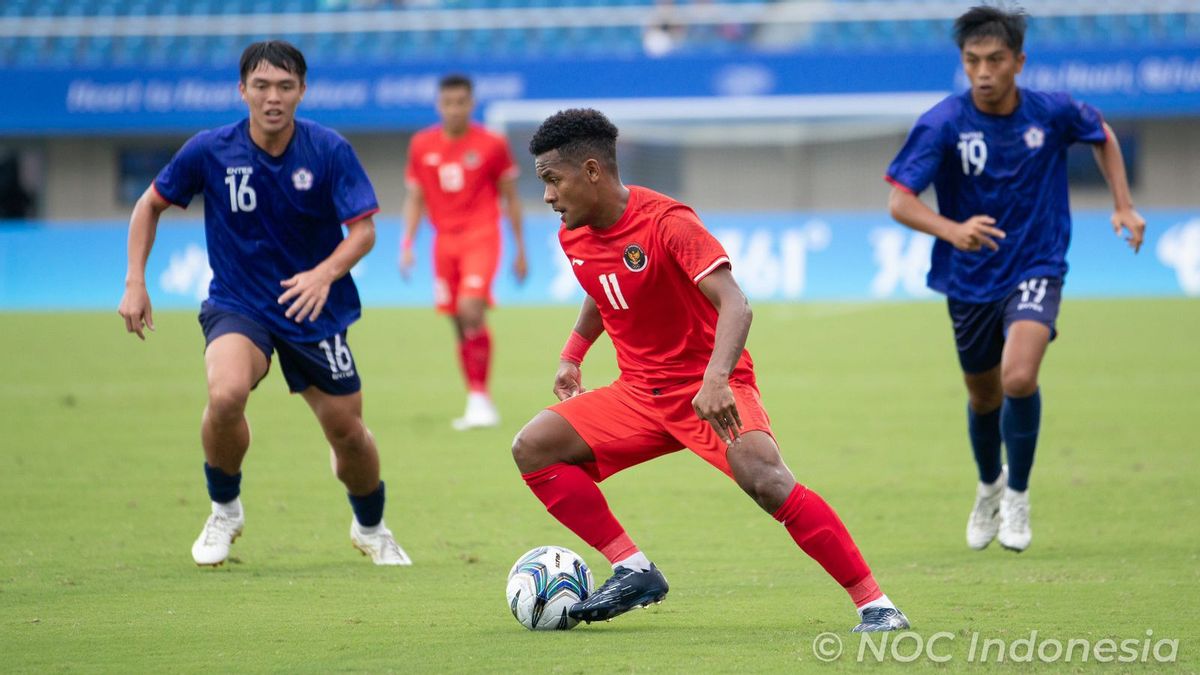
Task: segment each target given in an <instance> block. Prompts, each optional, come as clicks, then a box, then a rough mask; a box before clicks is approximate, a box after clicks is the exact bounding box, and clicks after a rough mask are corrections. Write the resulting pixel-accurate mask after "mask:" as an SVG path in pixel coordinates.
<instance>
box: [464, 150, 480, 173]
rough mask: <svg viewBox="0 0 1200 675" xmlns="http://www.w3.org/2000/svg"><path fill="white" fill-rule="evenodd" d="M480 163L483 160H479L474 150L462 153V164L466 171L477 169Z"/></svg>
mask: <svg viewBox="0 0 1200 675" xmlns="http://www.w3.org/2000/svg"><path fill="white" fill-rule="evenodd" d="M482 163H483V160H482V159H480V157H479V153H478V152H475V151H474V150H468V151H466V152H464V153H463V164H464V165H466V167H467V168H468V169H478V168H479V165H480V164H482Z"/></svg>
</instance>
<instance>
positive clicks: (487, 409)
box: [450, 392, 500, 431]
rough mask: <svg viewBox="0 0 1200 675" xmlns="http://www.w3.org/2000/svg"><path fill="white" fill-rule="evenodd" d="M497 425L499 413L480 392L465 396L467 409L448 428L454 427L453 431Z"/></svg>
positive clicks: (490, 400) (485, 395) (486, 396)
mask: <svg viewBox="0 0 1200 675" xmlns="http://www.w3.org/2000/svg"><path fill="white" fill-rule="evenodd" d="M499 424H500V413H499V412H497V411H496V406H495V405H493V404H492V399H491V398H489V397H488V395H487V394H484V393H481V392H471V393H470V394H467V409H466V411H464V412H463V416H462V417H459V418H457V419H455V420H453V421H452V422H450V426H452V427H454V429H455V431H466V430H467V429H482V428H485V427H494V426H497V425H499Z"/></svg>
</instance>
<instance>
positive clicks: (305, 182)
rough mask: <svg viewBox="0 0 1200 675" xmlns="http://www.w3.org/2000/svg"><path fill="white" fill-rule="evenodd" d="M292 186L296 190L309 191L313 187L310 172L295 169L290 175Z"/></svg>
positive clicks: (303, 169)
mask: <svg viewBox="0 0 1200 675" xmlns="http://www.w3.org/2000/svg"><path fill="white" fill-rule="evenodd" d="M292 186H293V187H295V188H296V189H297V190H309V189H311V188H312V186H313V175H312V172H311V171H309V170H308V169H305V168H299V169H296V171H295V172H293V173H292Z"/></svg>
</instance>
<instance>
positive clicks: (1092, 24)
mask: <svg viewBox="0 0 1200 675" xmlns="http://www.w3.org/2000/svg"><path fill="white" fill-rule="evenodd" d="M855 4H856V3H854V2H848V1H845V0H843V1H842V2H820V1H817V2H807V3H795V2H790V3H789V2H786V0H768V1H766V2H764V1H762V0H733V1H731V0H723V1H721V2H711V1H706V0H677V1H676V2H673V3H663V2H662V0H657V2H656V0H563V1H561V2H560V1H557V0H556V1H555V2H551V1H550V0H230V1H228V2H225V1H218V0H195V1H187V2H185V1H183V0H154V1H151V0H131V1H119V0H7V1H6V2H3V3H0V25H2V24H7V28H8V30H7V31H6V32H3V33H0V68H37V67H44V68H105V67H122V66H148V67H155V66H208V65H211V66H225V65H228V64H229V63H231V62H232V61H234V60H236V58H237V54H238V51H239V50H238V49H237V45H239V44H242V43H244V42H246V41H247V38H257V37H264V36H256V35H246V34H244V33H239V32H238V31H242V30H244V21H245V19H246V17H247V16H249V15H264V14H268V15H302V16H303V17H304V18H305V19H306V20H308V21H311V20H312V17H317V18H318V19H319V17H321V16H328V17H330V18H335V17H343V18H344V17H351V16H355V15H357V16H358V17H360V18H363V17H365V18H363V20H370V16H371V15H372V13H387V14H390V15H392V16H393V17H395V16H396V15H399V16H400V17H401V19H402V20H403V17H405V16H411V17H415V18H414V20H413V21H412V22H411V23H410V24H403V22H402V23H401V25H399V26H398V28H399V29H398V30H381V29H380V28H379V27H377V26H376V27H372V28H371V29H370V30H358V31H355V30H342V29H339V30H337V31H334V32H296V33H292V34H286V33H285V34H283V35H282V36H283V37H285V38H288V39H290V40H292V41H294V42H295V43H296V44H297V45H298V46H299V47H300V48H301V49H302V50H304V52H305V53H306V54H307V55H308V57H309V60H310V61H311V62H313V63H322V64H350V63H366V64H378V63H388V62H396V61H435V60H440V61H444V60H447V59H456V60H457V59H468V60H469V59H483V58H492V57H504V58H544V57H563V56H570V57H585V58H586V57H595V58H614V57H618V58H619V57H622V56H636V55H640V54H642V53H643V49H645V48H647V47H646V45H645V44H644V42H643V38H644V34H643V33H644V31H645V30H646V29H647V26H654V25H657V24H670V23H671V21H672V18H671V17H672V12H679V11H680V10H689V9H690V10H704V11H712V12H716V11H719V10H722V9H727V10H733V12H734V13H733V14H732V16H735V17H748V16H761V17H763V18H766V17H768V16H770V13H771V11H772V10H773V9H774V8H778V7H783V6H786V7H789V8H795V7H798V6H800V5H804V7H805V8H806V9H807V8H809V7H814V6H823V7H826V8H829V7H834V8H836V9H840V10H845V11H842V12H841V13H840V14H838V16H837V18H836V20H818V21H814V22H812V23H811V24H808V25H804V26H803V29H802V30H790V31H786V32H785V33H783V36H782V38H781V37H779V36H778V35H776V36H775V39H771V36H770V35H769V33H770V32H771V31H769V30H768V31H763V30H761V27H760V26H758V25H755V24H754V23H752V22H739V21H729V20H716V19H714V20H706V19H704V17H703V16H700V15H696V14H694V13H693V15H692V16H693V19H692V20H690V21H688V22H685V23H679V24H675V25H670V26H668V27H669V29H670V32H671V35H672V37H673V40H674V44H672V45H671V51H672V52H674V53H684V54H686V53H706V54H713V53H725V54H738V53H755V52H760V51H780V50H786V51H805V50H809V51H817V52H861V51H863V50H881V51H884V50H888V49H896V48H899V49H905V50H913V49H923V48H928V49H930V50H942V49H944V48H945V45H946V43H947V41H948V40H949V34H950V24H951V18H949V17H947V18H927V15H928V14H929V12H925V14H926V17H925V18H922V16H921V14H922V10H923V9H927V8H932V9H934V10H937V9H938V8H939V7H943V6H945V5H946V3H945V2H940V3H939V2H934V1H929V2H913V3H896V5H908V6H911V7H914V8H915V14H914V16H915V17H916V18H911V19H908V18H886V19H874V18H858V16H860V15H864V16H867V17H870V16H873V15H874V14H873V13H872V12H868V11H864V12H861V14H859V15H856V14H853V7H854V6H855ZM858 4H860V5H861V4H862V3H858ZM875 4H876V5H878V4H879V3H875ZM538 8H542V9H546V10H548V11H561V10H563V9H564V8H566V9H571V8H578V9H579V10H581V12H589V11H590V12H605V11H606V10H612V11H614V12H619V11H625V12H629V13H628V14H625V15H622V16H628V17H636V19H634V18H631V19H628V20H626V19H618V20H616V21H614V22H613V24H612V25H599V26H597V25H588V23H587V21H586V20H580V21H579V22H578V23H574V24H572V23H570V22H568V23H567V24H566V25H564V24H563V22H562V21H561V20H559V21H557V22H551V23H552V25H537V21H536V20H534V21H532V22H531V21H517V22H515V23H514V22H512V21H507V22H506V21H498V22H494V23H495V24H500V25H491V26H486V25H480V24H487V23H488V20H489V19H490V18H491V17H493V16H495V17H498V18H502V19H503V18H505V17H504V16H503V15H502V13H499V12H498V11H499V10H518V11H519V10H530V9H538ZM739 8H740V9H741V10H761V11H759V13H758V14H753V15H752V14H748V13H744V12H743V13H740V14H739V13H737V10H738V9H739ZM1189 9H1190V8H1189ZM934 13H935V14H936V11H935V12H934ZM469 15H474V16H475V19H476V21H475V22H474V24H473V25H471V26H464V25H463V23H464V22H461V21H455V20H454V18H456V17H467V16H469ZM714 15H715V14H714ZM587 16H589V17H595V16H596V14H589V15H587ZM696 16H700V18H699V19H696V18H695V17H696ZM147 17H148V18H150V19H152V20H157V21H160V22H165V23H159V24H155V25H156V26H165V29H162V30H158V31H157V32H154V31H151V30H150V29H147V30H145V31H143V32H144V33H145V34H141V35H136V34H130V33H131V31H128V30H127V31H111V30H106V26H107V27H111V26H114V25H120V24H121V22H122V21H129V20H142V19H144V18H147ZM199 19H205V20H209V23H206V24H205V25H206V26H209V27H215V29H212V30H209V32H208V33H207V34H202V33H198V32H197V30H196V29H195V25H196V21H197V20H199ZM212 20H215V21H216V22H215V23H213V22H212ZM30 21H35V22H36V21H40V22H43V23H42V24H39V25H41V26H43V27H44V26H52V27H51V28H49V29H39V30H29V28H30V27H31V26H33V24H32V23H30ZM431 21H432V23H430V22H431ZM51 22H52V23H51ZM439 22H440V23H439ZM310 25H311V24H310ZM444 26H455V28H446V27H444ZM514 26H516V27H514ZM135 30H136V28H135ZM122 32H124V33H125V34H122ZM272 35H278V34H277V33H272ZM1197 42H1200V13H1197V12H1180V13H1164V12H1159V13H1128V14H1097V15H1087V14H1079V15H1069V14H1067V15H1051V16H1035V17H1033V18H1032V19H1031V20H1030V29H1029V43H1030V44H1031V45H1041V46H1078V47H1089V46H1093V47H1119V46H1124V45H1167V46H1170V45H1181V44H1195V43H1197Z"/></svg>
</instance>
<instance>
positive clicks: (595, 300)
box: [513, 109, 909, 632]
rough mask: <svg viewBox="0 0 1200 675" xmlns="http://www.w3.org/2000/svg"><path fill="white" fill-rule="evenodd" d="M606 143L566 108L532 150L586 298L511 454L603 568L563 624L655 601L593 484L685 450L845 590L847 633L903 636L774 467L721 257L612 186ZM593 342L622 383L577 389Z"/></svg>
mask: <svg viewBox="0 0 1200 675" xmlns="http://www.w3.org/2000/svg"><path fill="white" fill-rule="evenodd" d="M616 140H617V128H616V127H615V126H613V124H612V123H611V122H610V121H609V120H608V119H607V118H606V117H605V116H604V115H603V114H601V113H599V112H597V111H595V110H590V109H589V110H578V109H577V110H566V111H563V112H559V113H557V114H556V115H553V116H551V117H550V118H548V119H547V120H546V121H545V122H543V123H542V125H541V127H539V128H538V130H537V132H536V133H535V134H534V136H533V140H532V141H530V144H529V149H530V152H531V153H532V154H533V155H534V156H535V168H536V170H537V176H538V178H540V179H541V180H542V182H543V183H544V184H545V186H546V188H545V195H544V199H545V201H546V203H548V204H549V205H550V206H551V207H552V208H553V209H554V210H555V211H556V212H558V213H559V214H560V215H561V216H562V221H563V224H562V227H561V229H560V230H559V240H560V241H561V242H562V248H563V252H564V253H566V255H567V257H568V259H569V260H570V261H571V269H572V270H574V272H575V275H576V277H577V278H578V279H579V283H580V285H582V286H583V289H584V290H585V291H586V292H587V297H586V298H585V299H584V301H583V308H582V310H581V311H580V313H579V318H578V320H577V321H576V323H575V330H574V332H572V334H571V336H570V338H569V339H568V341H567V344H566V347H565V348H564V349H563V353H562V357H561V361H560V362H559V367H558V373H557V375H556V376H555V380H554V393H555V395H557V396H558V398H559V403H557V404H556V405H553V406H551V407H550V408H547V409H546V410H543V411H542V412H540V413H538V414H537V415H536V416H535V417H534V418H533V419H532V420H530V422H529V423H528V424H526V425H525V428H524V429H522V430H521V432H520V433H519V434H518V435H517V437H516V439H515V440H514V441H513V458H514V460H515V461H516V463H517V467H518V469H520V471H521V474H522V477H523V478H524V479H525V482H526V484H527V485H528V486H529V488H530V489H531V490H532V491H533V493H534V495H536V496H537V498H538V499H540V500H541V501H542V503H543V504H545V505H546V508H547V510H549V511H550V514H551V515H553V516H554V517H555V518H557V519H558V521H559V522H561V523H562V524H563V525H565V526H567V528H568V529H570V530H571V531H572V532H574V533H575V534H576V535H578V536H579V537H580V538H581V539H583V540H584V541H586V542H587V543H588V544H590V545H591V546H593V547H595V548H596V549H597V550H598V551H600V553H601V554H603V555H604V557H605V558H607V559H608V560H609V562H610V563H612V565H613V576H612V578H610V579H609V580H608V581H606V582H605V583H604V584H603V585H602V586H600V588H598V589H596V591H595V592H594V593H593V594H592V595H591V596H589V597H588V598H586V599H585V600H584V601H583V602H580V603H577V604H576V605H574V606H573V607H572V608H571V609H570V610H569V614H570V616H571V617H572V618H575V619H578V620H583V621H596V620H600V619H610V618H612V617H614V616H617V615H619V614H622V613H624V612H627V611H629V610H631V609H633V608H635V607H639V606H645V605H647V604H649V603H651V602H658V601H661V600H662V599H663V598H664V597H665V596H666V594H667V581H666V579H665V578H664V577H663V575H662V573H661V572H659V571H658V568H657V567H655V566H654V565H653V564H652V563H651V562H650V560H649V559H647V557H646V556H645V554H643V553H642V552H641V550H640V549H639V548H638V547H637V545H636V544H634V542H633V540H632V539H630V537H629V535H628V534H626V532H625V530H624V528H623V527H622V526H621V524H620V523H618V522H617V519H616V518H615V517H614V516H613V514H612V511H610V510H609V508H608V504H607V502H606V501H605V499H604V495H603V494H602V493H601V492H600V488H599V487H597V485H596V484H597V483H598V482H599V481H602V480H604V479H605V478H607V477H609V476H611V475H613V474H615V473H617V472H618V471H621V470H622V469H626V468H628V467H631V466H634V465H636V464H640V463H642V462H645V461H647V460H650V459H654V458H655V457H659V456H661V455H665V454H668V453H671V452H676V451H678V450H681V449H683V448H685V447H686V448H688V449H690V450H691V451H692V452H693V453H695V454H697V455H699V456H700V457H701V458H702V459H703V460H705V461H706V462H708V463H709V464H712V465H713V466H714V467H716V468H717V469H719V470H720V471H722V472H724V473H725V474H726V475H728V476H729V477H731V478H733V480H734V481H736V482H737V484H738V486H739V487H741V488H742V489H743V490H744V491H745V492H746V493H747V494H749V495H750V497H751V498H753V499H754V500H755V502H757V503H758V505H759V506H760V507H762V508H763V509H764V510H765V511H766V512H767V513H770V514H771V515H772V516H773V517H774V518H775V519H776V520H778V521H780V522H781V523H782V524H783V526H784V527H785V528H786V529H787V531H788V534H789V535H791V537H792V539H794V540H795V542H796V543H797V544H798V545H799V546H800V548H801V549H803V550H804V552H805V553H807V554H808V555H809V556H811V557H812V558H813V559H815V560H816V561H817V562H818V563H820V564H821V566H822V567H824V568H825V570H826V572H828V573H829V574H830V576H832V577H833V578H834V579H835V580H837V582H838V583H839V584H841V585H842V587H843V588H845V589H846V591H847V592H848V593H849V594H850V598H851V600H852V601H853V602H854V604H855V606H856V607H857V608H858V611H859V617H860V623H859V624H858V625H857V626H856V627H855V628H854V631H855V632H863V631H889V630H900V629H905V628H908V626H909V624H908V620H907V619H906V618H905V616H904V614H903V613H901V612H900V611H899V610H898V609H896V607H895V605H893V604H892V602H891V601H890V600H888V597H887V596H886V595H884V594H883V593H882V592H881V591H880V590H879V586H878V584H876V583H875V579H874V577H873V576H872V574H871V570H870V568H869V567H868V566H867V563H866V561H864V560H863V557H862V554H861V553H859V551H858V547H857V546H856V545H855V544H854V541H853V539H851V537H850V533H849V532H847V531H846V527H845V525H843V524H842V521H841V520H840V519H839V518H838V516H837V514H836V513H834V511H833V509H832V508H830V506H829V505H828V504H827V503H826V502H825V500H823V499H822V498H821V497H820V496H819V495H818V494H817V493H816V492H815V491H813V490H810V489H809V488H807V487H805V486H803V485H800V484H799V483H797V482H796V479H795V478H794V477H793V476H792V472H791V471H790V470H789V469H788V468H787V466H786V465H784V463H783V458H782V457H780V454H779V446H778V445H776V442H775V438H774V435H773V434H772V432H771V426H770V421H769V419H768V418H767V413H766V411H765V410H764V409H763V404H762V400H761V398H760V397H759V393H758V387H757V385H756V384H755V378H754V362H753V361H752V360H751V359H750V354H749V353H748V352H746V350H745V348H744V347H745V344H746V336H747V334H748V333H749V331H750V319H751V312H750V306H749V304H748V303H747V301H746V297H745V296H744V295H743V294H742V291H741V289H740V288H739V287H738V284H737V282H736V281H734V278H733V274H732V272H731V267H730V262H729V257H728V256H727V255H726V254H725V250H724V249H723V248H722V247H721V244H720V243H719V242H718V241H717V240H716V239H715V238H714V237H713V236H712V235H711V234H709V233H708V231H707V230H705V229H704V226H703V224H701V222H700V219H699V217H697V215H696V213H695V212H694V211H692V209H690V208H688V207H687V206H685V205H683V204H681V203H679V202H677V201H675V200H673V199H671V198H670V197H666V196H664V195H661V194H659V193H657V192H653V191H651V190H647V189H646V188H642V187H636V186H629V187H626V186H625V185H623V184H622V183H621V179H620V176H619V175H618V171H617V156H616ZM602 331H607V332H608V334H609V337H610V338H611V339H612V343H613V346H614V347H615V348H616V353H617V363H618V365H619V366H620V370H621V376H620V377H619V378H618V379H617V381H615V382H613V383H612V384H611V385H609V386H607V387H601V388H599V389H595V390H592V391H587V390H585V389H584V387H583V385H582V381H581V376H580V364H581V363H582V362H583V357H584V354H585V353H586V352H587V350H588V347H589V346H590V345H591V344H592V342H593V341H595V339H596V338H597V337H599V335H600V333H601V332H602Z"/></svg>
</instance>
